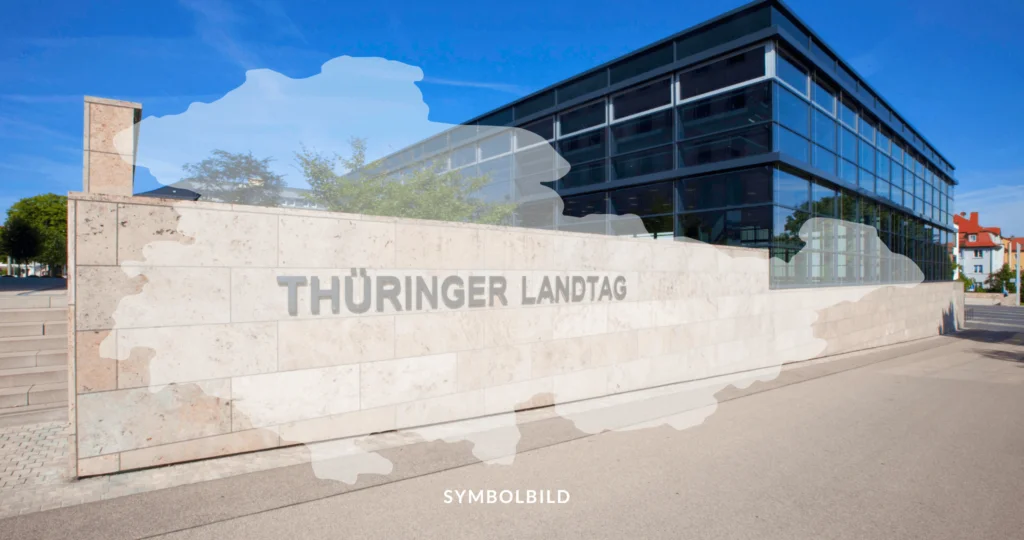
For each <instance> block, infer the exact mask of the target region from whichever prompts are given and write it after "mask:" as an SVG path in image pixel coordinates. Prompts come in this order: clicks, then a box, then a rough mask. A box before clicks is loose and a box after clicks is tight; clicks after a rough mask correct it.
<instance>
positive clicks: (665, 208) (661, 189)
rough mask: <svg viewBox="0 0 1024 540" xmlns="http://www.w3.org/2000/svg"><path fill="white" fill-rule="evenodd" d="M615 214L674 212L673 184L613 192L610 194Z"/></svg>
mask: <svg viewBox="0 0 1024 540" xmlns="http://www.w3.org/2000/svg"><path fill="white" fill-rule="evenodd" d="M608 196H609V199H610V200H611V205H612V206H611V211H612V213H614V214H619V215H622V214H636V215H638V216H647V215H651V214H668V213H671V212H672V182H662V183H660V184H651V185H647V186H641V187H637V188H630V189H622V190H617V191H612V192H610V193H609V194H608Z"/></svg>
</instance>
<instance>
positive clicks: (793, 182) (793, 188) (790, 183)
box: [775, 169, 811, 210]
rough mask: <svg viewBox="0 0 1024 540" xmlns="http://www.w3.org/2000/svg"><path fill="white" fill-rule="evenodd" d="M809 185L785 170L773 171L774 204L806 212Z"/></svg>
mask: <svg viewBox="0 0 1024 540" xmlns="http://www.w3.org/2000/svg"><path fill="white" fill-rule="evenodd" d="M810 196H811V183H810V182H809V181H807V179H806V178H801V177H800V176H797V175H795V174H793V173H792V172H790V171H788V170H786V169H776V170H775V204H781V205H783V206H789V207H791V208H796V209H798V210H807V209H808V206H807V204H808V201H809V200H810Z"/></svg>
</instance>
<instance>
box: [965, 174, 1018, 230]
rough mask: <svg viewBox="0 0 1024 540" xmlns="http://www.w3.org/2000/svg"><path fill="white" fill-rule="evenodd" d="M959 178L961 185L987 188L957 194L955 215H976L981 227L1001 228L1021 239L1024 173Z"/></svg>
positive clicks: (971, 175) (967, 175)
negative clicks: (975, 213) (976, 213)
mask: <svg viewBox="0 0 1024 540" xmlns="http://www.w3.org/2000/svg"><path fill="white" fill-rule="evenodd" d="M961 178H963V179H964V183H963V184H962V186H966V185H978V184H982V183H983V182H984V184H987V185H986V187H982V188H977V189H969V190H959V191H957V192H956V197H955V200H954V205H955V206H956V208H955V210H956V212H957V213H959V212H967V213H970V212H978V213H979V221H980V222H981V224H982V225H986V226H989V227H1000V228H1002V230H1003V234H1004V235H1006V236H1024V170H1017V171H1012V170H1011V171H993V172H975V173H970V172H968V173H964V174H963V175H961Z"/></svg>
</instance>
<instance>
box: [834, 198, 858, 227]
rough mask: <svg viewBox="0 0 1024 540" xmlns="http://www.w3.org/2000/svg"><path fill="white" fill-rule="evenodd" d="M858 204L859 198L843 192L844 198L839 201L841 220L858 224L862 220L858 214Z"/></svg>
mask: <svg viewBox="0 0 1024 540" xmlns="http://www.w3.org/2000/svg"><path fill="white" fill-rule="evenodd" d="M858 202H860V197H859V196H857V195H854V194H853V193H850V192H849V191H844V192H842V196H841V197H840V199H839V219H842V220H843V221H852V222H857V220H858V219H860V215H859V214H858V212H857V210H858Z"/></svg>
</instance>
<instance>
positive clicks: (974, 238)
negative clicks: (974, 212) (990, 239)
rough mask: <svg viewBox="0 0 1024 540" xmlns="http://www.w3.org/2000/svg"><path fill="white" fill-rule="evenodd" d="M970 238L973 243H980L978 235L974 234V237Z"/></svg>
mask: <svg viewBox="0 0 1024 540" xmlns="http://www.w3.org/2000/svg"><path fill="white" fill-rule="evenodd" d="M968 238H969V239H970V241H971V242H977V241H978V235H976V234H972V235H970V236H968Z"/></svg>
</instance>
